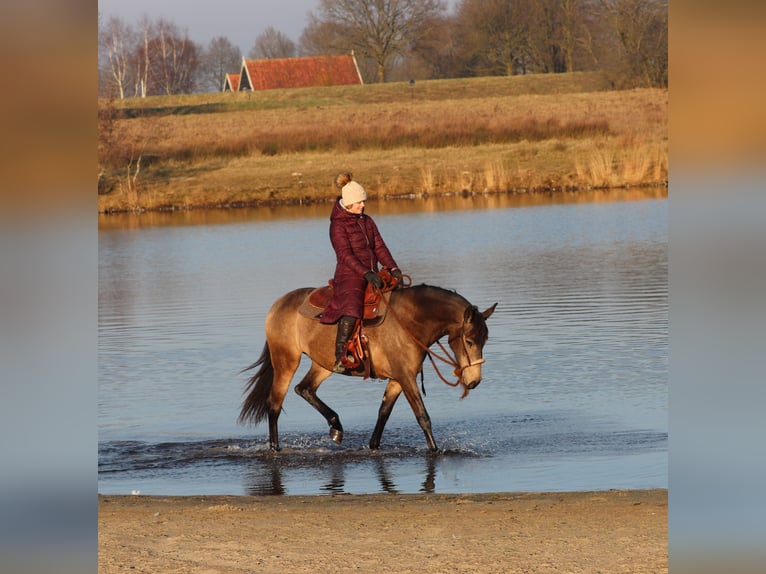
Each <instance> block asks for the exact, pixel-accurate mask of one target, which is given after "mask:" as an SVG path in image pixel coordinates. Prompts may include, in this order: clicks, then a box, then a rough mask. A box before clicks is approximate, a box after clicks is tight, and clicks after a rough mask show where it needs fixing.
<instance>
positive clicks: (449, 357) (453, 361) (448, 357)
mask: <svg viewBox="0 0 766 574" xmlns="http://www.w3.org/2000/svg"><path fill="white" fill-rule="evenodd" d="M404 277H407V279H408V280H409V283H406V284H405V282H404V281H402V284H403V285H404V286H405V287H407V286H408V285H409V284H410V283H411V281H412V279H411V278H410V277H409V275H402V278H404ZM381 299H382V300H383V302H384V303H385V304H386V307H387V308H388V312H389V313H391V315H392V316H393V317H394V319H396V321H397V322H398V323H399V326H400V327H401V328H402V329H403V330H404V332H405V333H407V334H408V335H409V336H410V338H411V339H412V340H413V341H415V343H416V344H417V345H418V347H420V348H421V349H423V350H424V351H425V352H426V355H428V358H429V359H430V360H431V364H432V365H433V366H434V370H435V371H436V374H437V375H438V376H439V378H440V379H441V380H442V381H443V382H444V383H445V384H447V385H449V386H450V387H457V386H458V385H463V394H462V395H461V397H460V398H461V399H463V398H465V397H466V396H468V392H469V389H468V387H467V386H466V384H465V383H464V382H463V378H462V376H461V375H462V374H463V370H464V369H465V368H468V367H472V366H474V365H481V364H482V363H483V362H484V357H482V358H481V359H478V360H477V361H476V362H471V356H470V355H469V354H468V348H467V347H466V344H465V339H463V338H461V342H462V343H463V350H464V351H465V356H466V357H467V358H468V365H466V367H461V366H460V363H458V361H457V355H453V354H452V353H451V352H450V350H449V349H447V348H446V347H445V346H444V345H443V344H442V342H441V341H438V340H437V341H436V343H437V344H438V345H439V348H440V349H441V350H442V352H443V353H444V356H441V355H439V354H438V353H435V352H434V351H432V350H431V349H429V348H428V347H427V346H426V345H425V344H423V343H422V342H421V341H420V339H418V338H417V337H415V335H413V334H412V333H411V332H410V331H409V330H408V329H407V328H406V327H405V326H404V323H402V320H401V319H400V318H399V315H397V314H396V311H394V308H393V307H391V304H390V303H389V302H388V301H386V298H385V297H381ZM434 357H436V358H437V359H439V360H440V361H442V362H444V363H446V364H448V365H449V366H450V367H453V369H454V370H453V371H452V373H453V374H454V375H455V376H456V377H457V378H458V379H457V381H455V382H454V383H453V382H451V381H448V380H447V379H446V378H444V375H442V374H441V371H439V367H437V366H436V361H434Z"/></svg>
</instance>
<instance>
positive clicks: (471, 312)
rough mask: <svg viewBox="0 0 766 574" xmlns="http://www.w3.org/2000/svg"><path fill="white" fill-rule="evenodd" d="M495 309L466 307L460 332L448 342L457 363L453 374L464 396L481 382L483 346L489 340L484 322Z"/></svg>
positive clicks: (495, 305)
mask: <svg viewBox="0 0 766 574" xmlns="http://www.w3.org/2000/svg"><path fill="white" fill-rule="evenodd" d="M495 307H497V303H495V304H494V305H492V306H491V307H489V308H488V309H486V310H485V311H483V312H480V311H479V309H478V307H476V306H475V305H470V306H468V307H466V309H465V313H464V314H463V325H462V327H461V329H460V331H459V332H457V333H456V334H455V335H454V336H453V337H451V338H450V340H449V345H450V348H451V349H452V352H453V353H455V358H456V359H457V362H458V367H457V368H456V369H455V374H456V375H457V376H458V377H459V382H460V384H462V385H463V388H464V389H465V393H466V394H467V393H468V391H469V390H471V389H475V388H476V387H477V386H478V385H479V383H480V382H481V365H482V363H483V362H484V357H483V351H484V344H485V343H486V342H487V339H488V338H489V330H488V329H487V323H486V321H487V319H488V318H489V316H490V315H492V313H493V312H494V311H495ZM463 396H465V394H464V395H463Z"/></svg>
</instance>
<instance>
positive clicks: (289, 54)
mask: <svg viewBox="0 0 766 574" xmlns="http://www.w3.org/2000/svg"><path fill="white" fill-rule="evenodd" d="M296 53H297V48H296V45H295V42H293V41H292V40H291V39H290V38H288V37H287V35H285V34H283V33H282V32H280V31H278V30H275V29H274V28H272V27H271V26H269V27H268V28H266V29H265V30H264V31H263V32H262V33H261V34H258V36H256V38H255V44H254V45H253V47H252V48H251V49H250V52H248V54H247V57H248V58H251V59H253V60H258V59H273V58H293V57H294V56H295V54H296Z"/></svg>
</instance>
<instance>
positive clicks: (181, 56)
mask: <svg viewBox="0 0 766 574" xmlns="http://www.w3.org/2000/svg"><path fill="white" fill-rule="evenodd" d="M145 50H146V58H147V61H148V64H149V66H148V74H147V76H148V86H147V93H148V94H149V95H160V94H164V95H172V94H188V93H191V92H192V91H193V90H194V88H195V85H194V84H195V75H196V73H197V68H198V67H199V48H198V47H197V45H196V44H195V43H194V42H192V41H191V40H190V39H189V37H188V35H187V34H184V35H183V36H181V34H180V33H179V32H178V29H177V27H176V26H175V24H172V23H170V22H168V21H167V20H164V19H160V20H158V21H157V23H156V24H155V26H154V27H153V33H152V34H150V37H149V38H148V39H147V41H146V48H145Z"/></svg>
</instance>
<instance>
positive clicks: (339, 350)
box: [332, 315, 356, 373]
mask: <svg viewBox="0 0 766 574" xmlns="http://www.w3.org/2000/svg"><path fill="white" fill-rule="evenodd" d="M355 326H356V317H349V316H348V315H344V316H343V317H341V318H340V320H339V321H338V333H337V334H336V335H335V366H334V367H333V368H332V370H333V372H334V373H345V372H346V367H345V366H344V365H343V362H342V359H343V355H344V354H345V352H346V343H348V340H349V339H350V338H351V335H352V333H353V332H354V327H355Z"/></svg>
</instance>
